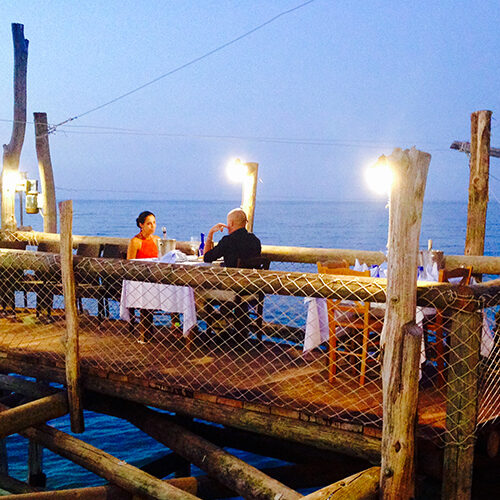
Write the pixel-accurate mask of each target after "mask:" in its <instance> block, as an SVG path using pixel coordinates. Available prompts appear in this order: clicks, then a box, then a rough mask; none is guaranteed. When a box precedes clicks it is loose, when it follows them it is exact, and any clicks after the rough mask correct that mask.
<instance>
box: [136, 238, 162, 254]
mask: <svg viewBox="0 0 500 500" xmlns="http://www.w3.org/2000/svg"><path fill="white" fill-rule="evenodd" d="M154 257H158V247H157V246H156V239H153V238H150V239H148V240H142V244H141V248H139V250H137V255H136V256H135V258H136V259H151V258H154Z"/></svg>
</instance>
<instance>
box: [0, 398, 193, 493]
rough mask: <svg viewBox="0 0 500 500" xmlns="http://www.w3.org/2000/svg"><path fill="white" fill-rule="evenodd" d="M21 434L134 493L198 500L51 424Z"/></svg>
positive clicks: (0, 406)
mask: <svg viewBox="0 0 500 500" xmlns="http://www.w3.org/2000/svg"><path fill="white" fill-rule="evenodd" d="M0 409H5V406H3V405H0ZM0 415H1V414H0ZM19 434H21V436H24V437H26V438H28V439H32V440H33V441H36V442H37V443H40V444H41V445H43V446H44V447H45V448H47V449H49V450H51V451H53V452H54V453H57V454H58V455H61V456H63V457H65V458H68V459H69V460H71V461H72V462H75V463H76V464H78V465H81V466H82V467H85V468H86V469H87V470H89V471H91V472H93V473H94V474H97V475H98V476H100V477H104V478H105V479H107V480H108V481H110V482H112V483H113V484H116V485H117V486H118V487H120V488H122V489H124V490H126V491H128V492H130V493H133V494H136V495H143V496H144V495H149V496H151V497H153V498H157V499H165V500H195V499H197V498H198V497H196V496H194V495H192V494H190V493H187V492H185V491H182V490H180V489H178V488H175V487H174V486H172V485H170V484H168V483H166V482H165V481H161V480H160V479H156V478H155V477H153V476H151V475H150V474H147V473H145V472H143V471H141V470H140V469H138V468H137V467H134V466H132V465H130V464H127V463H126V462H124V461H123V460H119V459H118V458H116V457H113V456H112V455H110V454H109V453H106V452H104V451H102V450H100V449H99V448H96V447H95V446H92V445H90V444H88V443H85V442H84V441H82V440H80V439H77V438H75V437H73V436H70V435H69V434H66V433H65V432H62V431H59V430H57V429H54V428H53V427H50V426H48V425H45V424H41V425H38V426H37V427H28V428H26V429H24V430H22V431H20V432H19Z"/></svg>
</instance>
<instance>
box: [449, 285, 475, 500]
mask: <svg viewBox="0 0 500 500" xmlns="http://www.w3.org/2000/svg"><path fill="white" fill-rule="evenodd" d="M459 300H460V302H459V303H458V304H457V308H456V310H455V312H454V314H453V317H452V325H451V332H450V335H449V342H450V350H449V366H450V369H449V370H448V391H447V394H446V397H447V404H446V435H445V439H446V440H445V449H444V462H443V489H442V498H443V499H444V500H452V499H454V500H465V499H469V498H470V497H471V487H472V468H473V462H474V442H475V428H476V419H477V411H478V379H479V363H480V345H481V332H482V314H481V312H480V311H478V303H477V301H476V300H474V299H473V298H472V292H471V291H469V290H467V289H464V290H462V291H461V292H460V297H459Z"/></svg>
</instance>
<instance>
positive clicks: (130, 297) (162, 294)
mask: <svg viewBox="0 0 500 500" xmlns="http://www.w3.org/2000/svg"><path fill="white" fill-rule="evenodd" d="M188 257H190V256H188ZM135 260H138V261H142V262H144V261H150V262H160V264H161V263H162V261H161V260H160V259H156V258H155V259H135ZM163 263H165V264H172V263H174V264H182V265H188V266H205V265H207V264H205V263H204V262H202V261H200V260H198V259H197V258H186V259H185V260H182V261H175V262H169V261H167V260H166V259H164V260H163ZM131 309H147V310H161V311H164V312H166V313H178V314H182V334H183V336H185V337H187V336H188V335H189V332H190V331H191V329H192V328H194V327H195V326H196V324H197V315H196V302H195V295H194V290H193V288H192V287H190V286H179V285H166V284H163V283H150V282H146V281H132V280H123V282H122V292H121V297H120V318H121V319H123V320H125V321H130V319H131V317H130V310H131Z"/></svg>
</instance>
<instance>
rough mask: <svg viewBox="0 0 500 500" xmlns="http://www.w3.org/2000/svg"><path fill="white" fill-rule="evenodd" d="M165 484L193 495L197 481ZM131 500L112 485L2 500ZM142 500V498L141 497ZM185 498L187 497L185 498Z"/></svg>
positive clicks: (186, 478)
mask: <svg viewBox="0 0 500 500" xmlns="http://www.w3.org/2000/svg"><path fill="white" fill-rule="evenodd" d="M163 482H164V483H166V484H169V485H171V486H174V487H175V488H178V489H180V490H182V491H185V492H186V493H191V494H195V493H196V489H197V481H196V478H195V477H180V478H175V479H167V480H166V481H163ZM4 498H5V500H45V499H47V500H58V499H61V500H67V499H71V498H73V499H78V500H102V499H103V498H105V499H106V500H129V499H130V500H133V499H134V498H138V497H137V496H135V495H133V494H132V493H129V492H127V491H124V490H122V489H121V488H118V487H117V486H114V485H106V486H91V487H87V488H70V489H66V490H57V491H44V492H36V493H25V494H21V495H6V496H3V497H2V500H4ZM141 498H142V497H141ZM186 498H187V497H186Z"/></svg>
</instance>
